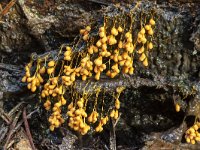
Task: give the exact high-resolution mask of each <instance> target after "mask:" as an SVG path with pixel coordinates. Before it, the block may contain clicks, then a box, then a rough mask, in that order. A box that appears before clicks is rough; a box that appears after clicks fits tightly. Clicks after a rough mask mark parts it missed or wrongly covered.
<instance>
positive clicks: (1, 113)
mask: <svg viewBox="0 0 200 150" xmlns="http://www.w3.org/2000/svg"><path fill="white" fill-rule="evenodd" d="M0 117H1V118H2V119H3V120H4V121H5V122H6V124H7V125H9V124H10V123H11V120H10V118H9V115H8V114H7V113H6V112H5V111H4V110H3V109H2V108H0Z"/></svg>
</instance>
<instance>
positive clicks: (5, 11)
mask: <svg viewBox="0 0 200 150" xmlns="http://www.w3.org/2000/svg"><path fill="white" fill-rule="evenodd" d="M16 1H17V0H11V1H10V2H9V3H8V4H7V5H6V7H5V8H4V9H3V10H2V11H1V13H0V17H2V16H4V15H5V14H6V13H7V12H8V11H9V9H10V8H11V7H13V5H15V3H16Z"/></svg>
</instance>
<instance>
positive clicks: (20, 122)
mask: <svg viewBox="0 0 200 150" xmlns="http://www.w3.org/2000/svg"><path fill="white" fill-rule="evenodd" d="M38 110H39V108H37V109H36V110H34V111H32V112H31V113H30V114H28V115H27V116H26V117H27V119H29V118H31V116H32V115H33V114H34V113H36V112H38ZM23 123H24V120H21V121H19V122H18V124H17V125H16V127H15V130H16V131H18V130H19V128H20V127H21V125H22V124H23Z"/></svg>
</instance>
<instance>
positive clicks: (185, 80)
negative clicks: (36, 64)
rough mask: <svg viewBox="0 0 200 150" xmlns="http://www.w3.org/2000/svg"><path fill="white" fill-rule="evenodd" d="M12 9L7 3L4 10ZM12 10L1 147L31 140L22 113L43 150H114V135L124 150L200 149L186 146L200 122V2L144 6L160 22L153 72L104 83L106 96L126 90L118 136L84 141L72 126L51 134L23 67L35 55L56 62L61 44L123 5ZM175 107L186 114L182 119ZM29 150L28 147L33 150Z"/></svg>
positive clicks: (5, 45)
mask: <svg viewBox="0 0 200 150" xmlns="http://www.w3.org/2000/svg"><path fill="white" fill-rule="evenodd" d="M8 3H9V1H7V0H4V1H3V2H2V3H1V4H2V8H6V6H7V4H8ZM13 3H14V5H13V6H12V7H11V8H9V9H8V10H7V11H6V10H5V9H3V10H5V11H2V12H4V13H1V14H0V60H1V62H0V80H1V82H0V109H1V111H0V115H1V118H2V119H1V118H0V127H1V128H0V146H2V147H4V146H5V144H6V143H7V142H8V143H7V145H6V146H7V147H10V148H11V147H16V146H18V147H19V145H20V143H19V142H17V141H21V140H22V141H23V140H24V139H25V141H26V140H27V139H28V138H29V137H27V133H25V134H26V136H24V132H25V131H24V130H23V128H24V127H23V126H21V125H22V124H23V117H22V112H21V111H22V110H23V109H21V107H22V106H23V107H26V110H27V116H28V118H30V119H28V121H29V126H30V130H31V133H32V138H33V142H34V144H35V146H36V148H38V149H110V145H112V142H111V144H110V143H109V141H112V135H110V131H113V130H115V136H116V144H117V149H152V150H153V149H159V148H161V147H162V148H163V147H164V148H166V149H199V143H197V144H195V145H191V144H187V143H186V142H185V140H184V134H185V131H186V130H187V129H188V127H190V126H191V125H192V123H193V122H194V119H195V116H197V117H200V116H199V113H200V109H199V107H200V82H199V79H200V3H199V2H198V0H179V1H173V0H171V1H170V0H166V1H165V0H157V1H151V2H149V1H144V2H142V3H143V8H145V9H148V6H153V7H154V8H155V10H156V12H157V17H158V23H157V26H156V31H155V33H156V35H155V39H154V43H156V47H155V49H154V50H153V52H152V54H151V56H150V58H149V59H150V62H151V63H150V66H149V67H148V69H144V68H142V66H141V64H139V63H136V72H135V74H134V75H133V76H123V75H121V76H120V77H117V78H116V79H112V80H110V79H108V78H106V77H103V79H102V80H101V81H99V82H98V84H99V86H101V88H103V89H104V90H105V91H106V92H112V91H113V90H115V88H116V87H117V86H125V87H126V90H125V92H124V93H123V95H122V99H123V100H122V108H121V116H120V119H119V121H118V123H117V125H116V127H115V128H114V129H112V127H113V125H112V124H110V126H109V127H107V128H106V129H105V131H104V132H103V133H101V134H89V135H86V136H84V137H81V136H80V135H78V134H76V133H74V132H72V131H70V130H69V128H68V127H66V126H64V127H61V128H60V129H59V130H57V131H56V132H54V133H52V132H49V130H48V121H47V118H48V117H47V116H48V114H47V113H46V111H44V109H43V108H42V107H41V105H40V104H39V101H38V94H32V93H31V92H29V91H28V90H27V89H26V85H25V84H23V83H21V78H22V77H23V74H24V66H25V64H26V63H28V61H29V59H30V56H31V54H32V53H33V52H34V53H35V52H36V53H37V55H38V56H41V55H45V54H47V53H48V54H51V55H52V56H53V55H54V54H55V53H56V52H57V51H58V50H57V49H58V48H59V46H60V45H61V44H64V43H70V42H73V39H74V38H75V37H76V36H77V35H78V34H79V30H80V29H81V28H83V27H84V26H86V25H88V24H93V23H96V22H97V21H98V20H101V18H102V16H103V15H104V14H108V15H112V14H116V13H118V12H117V7H116V6H114V4H116V5H118V4H119V1H115V0H113V1H103V0H102V1H96V0H88V1H65V0H59V1H53V0H44V1H43V0H35V1H31V0H27V1H23V0H19V1H16V2H14V1H13ZM133 3H134V2H132V1H128V2H127V1H125V0H124V1H120V5H121V6H119V7H125V8H130V7H131V6H132V5H133ZM125 10H126V11H128V9H125ZM0 12H1V10H0ZM137 68H138V69H137ZM139 68H142V69H139ZM86 84H87V83H86V82H83V81H81V80H77V81H76V87H75V89H76V90H77V91H79V92H81V91H82V90H83V87H85V85H86ZM95 84H96V81H94V80H93V79H91V81H90V82H89V85H87V90H88V91H89V92H91V93H92V92H94V91H93V89H92V88H91V87H93V86H94V85H95ZM108 97H109V96H108ZM21 102H23V104H22V105H20V106H19V107H17V108H16V105H18V104H20V103H21ZM176 103H178V104H179V105H180V106H181V111H180V112H178V113H177V112H176V111H175V104H176ZM14 108H16V109H14ZM38 122H39V123H38ZM14 129H16V130H15V131H13V130H14ZM11 133H12V134H11ZM9 135H10V136H9ZM109 138H110V139H109ZM91 143H92V144H91ZM30 147H31V146H30V144H29V143H28V144H27V149H28V148H30ZM19 149H20V148H19Z"/></svg>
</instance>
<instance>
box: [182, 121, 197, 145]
mask: <svg viewBox="0 0 200 150" xmlns="http://www.w3.org/2000/svg"><path fill="white" fill-rule="evenodd" d="M199 128H200V122H196V123H194V125H193V126H192V127H190V128H189V129H188V130H187V131H186V133H185V139H186V142H187V143H191V144H195V143H196V142H200V133H199V131H198V130H199Z"/></svg>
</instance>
